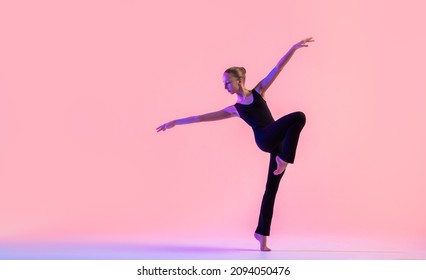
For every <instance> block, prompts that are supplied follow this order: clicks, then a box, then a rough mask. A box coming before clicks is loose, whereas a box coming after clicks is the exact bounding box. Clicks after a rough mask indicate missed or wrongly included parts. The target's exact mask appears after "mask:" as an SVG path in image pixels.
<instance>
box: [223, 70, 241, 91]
mask: <svg viewBox="0 0 426 280" xmlns="http://www.w3.org/2000/svg"><path fill="white" fill-rule="evenodd" d="M245 81H246V69H245V68H244V67H231V68H228V69H226V70H225V72H224V73H223V83H224V85H225V89H226V90H227V91H229V92H230V93H231V94H234V93H236V92H238V91H240V90H241V89H242V88H244V83H245Z"/></svg>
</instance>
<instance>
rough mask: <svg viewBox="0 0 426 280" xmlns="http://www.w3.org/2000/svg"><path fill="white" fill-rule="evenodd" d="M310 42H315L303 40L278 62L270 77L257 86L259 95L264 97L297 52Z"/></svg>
mask: <svg viewBox="0 0 426 280" xmlns="http://www.w3.org/2000/svg"><path fill="white" fill-rule="evenodd" d="M310 42H314V40H312V37H310V38H307V39H305V40H302V41H300V42H298V43H296V44H295V45H293V46H292V47H291V48H290V50H289V51H288V52H287V53H286V54H285V55H284V56H283V57H282V58H281V59H280V61H278V63H277V65H276V66H275V67H274V68H273V69H272V71H271V72H269V74H268V76H266V77H265V78H264V79H263V80H262V81H260V82H259V83H258V84H257V85H256V87H255V89H256V91H257V92H258V93H260V94H261V95H262V97H263V96H264V94H265V92H266V90H267V89H268V88H269V87H270V86H271V84H272V82H273V81H275V79H276V78H277V77H278V74H279V73H280V72H281V70H283V68H284V66H285V65H286V64H287V62H288V61H289V60H290V58H291V57H292V56H293V54H294V53H295V52H296V50H297V49H299V48H302V47H307V46H308V45H307V44H306V43H310Z"/></svg>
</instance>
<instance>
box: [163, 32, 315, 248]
mask: <svg viewBox="0 0 426 280" xmlns="http://www.w3.org/2000/svg"><path fill="white" fill-rule="evenodd" d="M311 42H314V40H312V37H310V38H307V39H305V40H302V41H300V42H298V43H296V44H295V45H293V46H292V47H291V48H290V50H289V51H288V52H287V53H286V54H285V55H284V56H283V57H282V58H281V59H280V61H279V62H278V63H277V65H276V66H275V67H274V68H273V69H272V71H271V72H270V73H269V74H268V75H267V76H266V77H265V78H264V79H263V80H261V81H260V82H259V83H258V84H257V85H256V86H255V87H254V88H253V89H252V90H248V89H247V88H246V86H245V80H246V70H245V69H244V67H231V68H228V69H227V70H226V71H225V72H224V74H223V83H224V85H225V89H226V90H227V91H228V92H229V93H230V94H236V95H237V102H236V103H235V104H234V105H231V106H228V107H226V108H224V109H222V110H219V111H216V112H212V113H207V114H203V115H199V116H192V117H187V118H183V119H177V120H173V121H170V122H167V123H165V124H163V125H161V126H159V127H157V132H159V131H165V130H166V129H170V128H172V127H174V126H175V125H182V124H190V123H195V122H205V121H218V120H222V119H227V118H231V117H240V118H242V119H243V120H244V121H245V122H246V123H247V124H248V125H250V126H251V127H252V129H253V132H254V136H255V141H256V144H257V146H258V147H259V148H260V149H261V150H262V151H264V152H267V153H270V160H269V170H268V179H267V182H266V189H265V193H264V195H263V199H262V204H261V208H260V215H259V220H258V225H257V228H256V230H255V233H254V237H255V238H256V239H257V240H258V241H259V243H260V250H261V251H270V250H271V249H269V248H268V246H267V244H266V243H267V236H269V233H270V228H271V221H272V214H273V209H274V202H275V196H276V194H277V191H278V186H279V183H280V181H281V178H282V176H283V175H284V172H285V170H286V168H287V165H288V164H289V163H294V158H295V155H296V148H297V143H298V140H299V135H300V132H301V131H302V129H303V127H304V126H305V122H306V118H305V114H304V113H303V112H294V113H291V114H288V115H285V116H283V117H281V118H280V119H278V120H276V121H275V120H274V119H273V117H272V114H271V112H270V111H269V108H268V106H267V104H266V102H265V100H264V98H265V93H266V91H267V89H268V88H269V87H270V86H271V84H272V82H273V81H274V80H275V79H276V77H277V76H278V74H279V73H280V72H281V70H282V69H283V67H284V66H285V65H286V64H287V62H288V61H289V60H290V58H291V57H292V56H293V54H294V53H295V52H296V50H298V49H299V48H302V47H308V45H307V43H311Z"/></svg>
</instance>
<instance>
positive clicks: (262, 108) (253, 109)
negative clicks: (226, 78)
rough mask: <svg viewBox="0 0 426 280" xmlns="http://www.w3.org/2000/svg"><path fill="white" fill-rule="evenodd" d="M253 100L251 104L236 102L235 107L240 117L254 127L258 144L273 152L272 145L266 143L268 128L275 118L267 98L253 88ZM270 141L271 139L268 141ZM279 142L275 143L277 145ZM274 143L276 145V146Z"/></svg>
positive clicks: (266, 150)
mask: <svg viewBox="0 0 426 280" xmlns="http://www.w3.org/2000/svg"><path fill="white" fill-rule="evenodd" d="M252 94H253V102H252V103H250V104H247V105H245V104H240V103H235V108H236V109H237V111H238V114H239V115H240V117H241V118H242V119H243V120H244V121H245V122H246V123H247V124H248V125H249V126H251V128H252V129H253V132H254V138H255V141H256V144H257V146H258V147H259V148H260V149H261V150H263V151H265V152H271V150H272V149H271V145H269V143H267V144H268V145H265V144H266V143H265V140H267V139H266V138H269V137H268V135H267V134H268V133H266V129H265V128H267V127H268V126H269V125H270V124H272V123H273V122H274V121H275V120H274V118H273V117H272V114H271V111H270V110H269V108H268V105H267V104H266V101H265V99H263V97H262V96H261V95H260V94H259V93H258V92H257V91H256V90H255V89H253V90H252ZM267 142H270V141H267ZM276 144H278V143H275V145H276ZM275 145H274V146H275Z"/></svg>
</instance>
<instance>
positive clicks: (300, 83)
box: [0, 0, 426, 246]
mask: <svg viewBox="0 0 426 280" xmlns="http://www.w3.org/2000/svg"><path fill="white" fill-rule="evenodd" d="M425 8H426V7H425V4H424V3H423V2H422V1H410V0H409V1H391V2H389V1H378V0H376V1H366V0H363V1H337V0H324V1H314V0H310V1H309V0H304V1H279V0H277V1H260V2H257V1H223V0H216V1H196V0H193V1H188V0H185V1H93V0H91V1H81V0H78V1H53V0H52V1H45V0H42V1H1V3H0V36H1V44H0V240H2V241H6V242H8V241H18V242H19V241H35V242H37V241H44V240H144V239H154V238H158V239H170V238H176V236H182V235H183V236H186V237H187V238H210V237H215V236H221V235H223V236H233V237H243V236H244V237H245V236H249V238H251V234H252V232H253V231H254V229H255V226H256V223H257V217H258V211H259V207H260V200H261V197H262V194H263V189H264V185H265V179H266V171H267V165H268V154H266V153H263V152H261V151H260V150H258V148H257V147H256V145H255V143H254V138H253V135H252V131H251V129H250V127H248V126H247V125H246V124H245V123H244V122H243V121H242V120H240V119H237V118H234V119H230V120H225V121H222V122H212V123H202V124H193V125H188V126H179V127H176V128H174V129H172V130H170V131H166V132H163V133H161V134H160V133H156V131H155V128H156V127H157V126H158V125H160V124H162V123H164V122H166V121H169V120H172V119H175V118H181V117H186V116H191V115H197V114H202V113H206V112H211V111H215V110H218V109H222V108H224V107H226V106H228V105H230V104H233V103H234V102H235V97H234V96H229V94H228V93H227V92H226V91H225V90H224V89H223V83H222V73H223V71H224V70H225V69H226V68H228V67H230V66H234V65H237V66H244V67H245V68H246V69H247V82H246V85H247V87H248V88H249V89H251V88H252V87H253V86H254V85H256V84H257V82H258V81H259V80H260V79H262V78H263V77H264V76H265V75H266V74H267V73H268V72H269V71H270V70H271V69H272V67H274V66H275V64H276V63H277V62H278V60H279V59H280V58H281V57H282V55H284V54H285V52H286V51H287V50H288V49H289V48H290V47H291V45H292V44H294V43H296V42H297V41H299V40H301V39H304V38H306V37H310V36H313V37H314V39H315V40H316V41H315V42H314V43H312V44H311V45H310V47H309V48H304V49H301V50H299V51H298V52H297V53H296V54H295V55H294V56H293V58H292V60H291V61H290V62H289V64H288V65H287V66H286V67H285V69H284V70H283V72H282V73H281V74H280V76H279V77H278V79H277V80H276V81H275V83H274V84H273V85H272V86H271V88H270V89H269V91H268V93H267V98H266V99H267V102H268V104H269V106H270V108H271V111H272V113H273V115H274V116H275V117H276V118H278V117H280V116H282V115H285V114H287V113H290V112H293V111H297V110H301V111H304V112H305V114H306V115H307V124H306V126H305V128H304V130H303V131H302V134H301V138H300V142H299V149H298V152H297V157H296V162H295V164H294V165H291V166H289V168H288V170H287V172H286V175H285V176H284V178H283V180H282V183H281V186H280V191H279V193H278V197H277V201H276V206H275V214H274V221H273V225H272V232H271V234H272V235H273V236H306V237H311V238H315V237H316V236H323V235H326V236H347V237H349V236H367V237H371V238H381V239H383V238H385V239H389V240H393V239H401V240H405V241H407V242H413V243H414V244H417V246H425V244H424V243H423V239H422V237H424V236H426V219H425V212H426V204H425V203H424V201H425V197H426V188H425V187H426V172H425V171H424V167H425V159H426V145H425V143H426V132H425V125H424V120H425V117H426V110H425V104H426V82H425V71H424V67H425V63H426V55H425V53H424V52H425V49H426V39H425V37H424V26H426V20H425V16H424V11H425Z"/></svg>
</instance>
